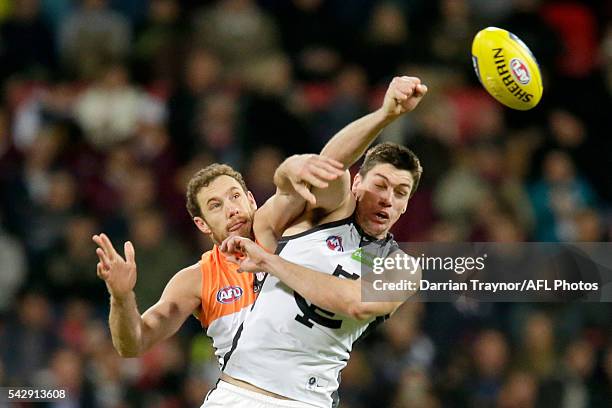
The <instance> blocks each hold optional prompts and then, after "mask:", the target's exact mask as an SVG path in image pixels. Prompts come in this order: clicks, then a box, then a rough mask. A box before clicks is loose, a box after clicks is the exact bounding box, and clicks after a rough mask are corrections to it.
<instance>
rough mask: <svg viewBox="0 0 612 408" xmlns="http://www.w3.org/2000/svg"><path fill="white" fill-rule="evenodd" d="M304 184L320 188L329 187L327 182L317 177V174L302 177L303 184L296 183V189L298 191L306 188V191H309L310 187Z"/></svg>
mask: <svg viewBox="0 0 612 408" xmlns="http://www.w3.org/2000/svg"><path fill="white" fill-rule="evenodd" d="M304 183H306V184H310V185H312V186H314V187H318V188H327V187H328V186H329V184H328V183H327V182H325V181H324V180H322V179H321V178H319V177H317V176H316V175H315V174H305V175H304V177H302V182H300V183H295V185H294V187H295V189H296V191H297V190H298V188H301V187H300V186H304V187H305V188H306V189H308V187H306V186H305V185H304Z"/></svg>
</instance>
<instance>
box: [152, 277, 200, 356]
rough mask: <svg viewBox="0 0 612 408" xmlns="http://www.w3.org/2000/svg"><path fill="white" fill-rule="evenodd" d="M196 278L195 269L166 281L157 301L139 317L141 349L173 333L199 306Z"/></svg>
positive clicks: (198, 280)
mask: <svg viewBox="0 0 612 408" xmlns="http://www.w3.org/2000/svg"><path fill="white" fill-rule="evenodd" d="M200 279H201V278H200V274H199V268H198V269H197V270H193V269H191V268H186V269H184V270H182V271H180V272H178V273H177V274H176V275H175V276H174V277H172V279H170V282H168V284H167V285H166V287H165V289H164V291H163V293H162V295H161V298H160V299H159V301H158V302H157V303H156V304H154V305H153V306H151V307H150V308H149V309H148V310H147V311H146V312H145V313H144V314H143V315H142V320H143V326H142V331H143V332H142V335H143V341H144V343H145V349H148V348H149V347H150V346H151V345H153V344H155V343H157V342H158V341H162V340H165V339H167V338H168V337H170V336H172V335H173V334H174V333H176V332H177V331H178V329H179V328H180V327H181V326H182V324H183V323H184V322H185V320H187V318H188V317H189V315H190V314H191V313H193V311H194V310H196V309H197V308H199V307H200V304H201V299H200V296H199V288H200V287H201V282H200Z"/></svg>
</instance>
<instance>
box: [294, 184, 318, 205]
mask: <svg viewBox="0 0 612 408" xmlns="http://www.w3.org/2000/svg"><path fill="white" fill-rule="evenodd" d="M294 188H295V191H296V192H297V193H298V194H299V195H300V196H302V198H303V199H304V200H306V202H307V203H310V204H312V205H315V204H316V203H317V198H316V197H315V195H314V194H312V192H310V190H309V189H308V187H306V186H305V185H304V184H302V183H299V184H296V185H294Z"/></svg>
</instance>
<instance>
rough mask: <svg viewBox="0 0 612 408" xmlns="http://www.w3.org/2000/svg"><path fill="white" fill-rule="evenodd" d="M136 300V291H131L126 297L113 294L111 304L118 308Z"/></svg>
mask: <svg viewBox="0 0 612 408" xmlns="http://www.w3.org/2000/svg"><path fill="white" fill-rule="evenodd" d="M135 299H136V294H135V293H134V291H133V290H132V291H130V292H128V293H126V294H124V295H115V294H111V304H113V305H116V306H123V305H125V304H126V303H128V302H131V301H133V300H135Z"/></svg>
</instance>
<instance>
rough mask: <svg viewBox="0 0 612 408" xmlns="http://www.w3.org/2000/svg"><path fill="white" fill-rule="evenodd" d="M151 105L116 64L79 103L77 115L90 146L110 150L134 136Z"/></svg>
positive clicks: (76, 109)
mask: <svg viewBox="0 0 612 408" xmlns="http://www.w3.org/2000/svg"><path fill="white" fill-rule="evenodd" d="M148 103H151V101H150V100H148V99H147V96H146V95H144V94H143V93H142V92H140V91H139V90H138V89H136V88H135V87H134V86H132V85H131V84H130V82H129V77H128V72H127V69H126V68H125V66H123V65H121V64H114V65H111V66H109V67H107V68H106V70H105V72H104V73H103V75H102V76H101V77H100V79H99V80H98V81H97V82H96V83H95V84H94V85H93V86H92V87H90V88H89V89H87V90H86V91H85V92H84V93H83V94H82V95H81V97H80V98H79V99H78V100H77V101H76V104H75V114H76V117H77V120H78V122H79V124H80V125H81V127H82V128H83V131H84V133H85V138H86V139H87V140H88V141H89V143H90V144H91V145H92V146H94V147H96V148H97V149H100V150H107V149H108V148H110V147H112V146H113V145H115V144H117V143H119V142H123V141H125V140H128V139H130V138H132V137H133V136H134V133H135V132H136V129H137V125H138V124H139V122H140V121H141V120H144V119H145V117H144V115H143V113H144V111H145V109H146V108H147V104H148Z"/></svg>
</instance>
